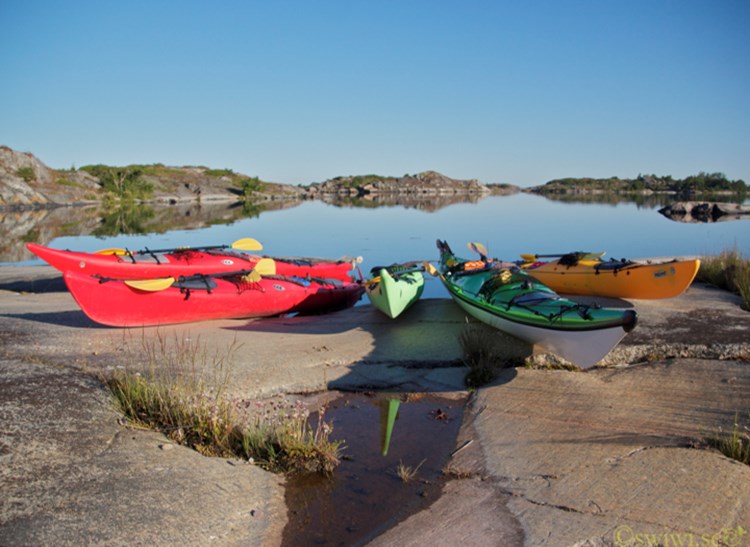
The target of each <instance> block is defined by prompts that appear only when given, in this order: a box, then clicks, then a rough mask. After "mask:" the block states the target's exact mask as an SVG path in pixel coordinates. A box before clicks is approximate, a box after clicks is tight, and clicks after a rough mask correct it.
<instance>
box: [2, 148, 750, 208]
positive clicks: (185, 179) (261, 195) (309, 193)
mask: <svg viewBox="0 0 750 547" xmlns="http://www.w3.org/2000/svg"><path fill="white" fill-rule="evenodd" d="M94 167H97V168H103V169H104V170H107V169H114V170H115V171H117V172H118V173H119V175H120V176H122V177H125V176H126V175H127V171H128V170H129V169H131V168H132V170H137V171H139V173H140V174H139V175H138V176H139V180H141V181H142V182H143V183H145V184H147V185H149V186H150V188H151V191H150V192H149V197H147V198H144V197H141V198H139V201H141V202H142V203H152V204H168V205H177V204H185V203H221V202H252V203H267V202H273V201H281V202H299V201H302V200H308V199H320V200H323V201H328V202H335V201H337V200H342V199H350V200H356V199H363V200H368V201H371V202H378V201H382V202H388V203H390V202H400V201H402V200H406V201H415V200H422V201H429V200H434V199H443V198H446V197H447V198H456V197H464V198H466V199H469V200H476V199H481V198H482V197H485V196H488V195H509V194H514V193H518V192H527V193H535V194H540V195H544V196H548V197H553V198H559V197H560V196H582V197H591V196H594V197H596V196H602V195H626V196H631V197H641V198H643V197H654V196H678V195H684V194H690V195H695V194H697V193H701V192H706V193H710V194H711V195H712V196H718V195H721V196H725V197H726V199H727V200H728V201H729V200H731V199H739V197H740V196H743V195H744V193H746V191H747V187H746V185H745V183H744V181H741V180H738V181H730V180H727V179H726V178H725V177H724V176H723V175H722V174H720V173H715V174H706V173H701V174H700V175H698V176H695V177H688V179H685V180H683V181H676V180H673V179H672V178H671V177H656V176H653V175H649V176H639V177H638V178H637V179H632V180H631V179H619V178H616V177H612V178H610V179H590V178H576V179H559V180H552V181H549V182H547V183H545V184H543V185H539V186H533V187H529V188H521V187H519V186H516V185H513V184H497V183H483V182H480V181H479V180H477V179H468V180H461V179H453V178H451V177H447V176H445V175H443V174H440V173H437V172H435V171H424V172H421V173H416V174H413V175H409V174H406V175H403V176H401V177H392V176H380V175H358V176H339V177H335V178H332V179H329V180H326V181H323V182H314V183H311V184H308V185H299V186H297V185H291V184H283V183H275V182H265V181H260V180H258V179H252V178H250V177H248V176H246V175H243V174H240V173H234V172H233V171H232V170H230V169H210V168H208V167H196V166H185V167H167V166H164V165H160V164H157V165H145V166H129V167H117V168H108V167H106V166H94ZM90 171H91V172H98V171H96V170H95V169H94V170H91V169H90ZM248 183H250V184H248ZM107 199H109V200H111V199H113V196H112V194H108V193H107V192H106V191H105V190H104V189H103V181H102V180H100V179H99V178H97V177H96V176H94V175H92V174H91V173H90V172H87V171H86V170H83V169H75V168H71V169H69V170H56V169H51V168H49V167H47V166H46V165H45V164H44V163H43V162H42V161H40V160H39V159H38V158H36V157H35V156H34V155H33V154H31V153H24V152H18V151H15V150H12V149H11V148H8V147H7V146H0V211H24V210H30V209H31V210H33V209H39V208H54V207H62V206H71V205H91V204H96V203H101V202H103V201H105V200H107Z"/></svg>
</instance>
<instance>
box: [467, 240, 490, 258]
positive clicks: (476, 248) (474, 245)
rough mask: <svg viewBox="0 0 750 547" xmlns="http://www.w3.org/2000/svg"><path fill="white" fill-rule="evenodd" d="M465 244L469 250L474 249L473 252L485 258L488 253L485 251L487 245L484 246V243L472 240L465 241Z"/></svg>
mask: <svg viewBox="0 0 750 547" xmlns="http://www.w3.org/2000/svg"><path fill="white" fill-rule="evenodd" d="M466 246H467V247H468V248H469V249H470V250H472V251H474V252H475V253H477V254H478V255H479V256H481V257H482V258H487V255H488V254H489V253H488V252H487V247H485V246H484V245H482V244H481V243H478V242H475V241H472V242H471V243H467V244H466Z"/></svg>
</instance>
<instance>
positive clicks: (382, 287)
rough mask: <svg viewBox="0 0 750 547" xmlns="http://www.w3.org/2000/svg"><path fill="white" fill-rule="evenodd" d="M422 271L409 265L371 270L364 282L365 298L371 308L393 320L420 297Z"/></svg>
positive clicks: (422, 281)
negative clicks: (373, 307)
mask: <svg viewBox="0 0 750 547" xmlns="http://www.w3.org/2000/svg"><path fill="white" fill-rule="evenodd" d="M423 271H424V267H423V266H414V265H411V264H393V265H391V266H387V267H383V266H378V267H376V268H373V269H372V270H371V271H370V274H371V277H370V279H368V280H367V281H365V292H366V293H367V297H368V298H369V299H370V302H371V303H372V305H373V306H375V307H376V308H377V309H379V310H380V311H382V312H383V313H384V314H386V315H387V316H388V317H390V318H391V319H395V318H396V317H398V316H399V315H400V314H401V313H402V312H403V311H404V310H405V309H407V308H408V307H409V306H411V305H412V304H414V302H416V301H417V300H419V297H420V296H422V291H423V290H424V275H423V274H422V272H423Z"/></svg>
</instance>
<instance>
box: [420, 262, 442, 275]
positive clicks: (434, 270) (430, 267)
mask: <svg viewBox="0 0 750 547" xmlns="http://www.w3.org/2000/svg"><path fill="white" fill-rule="evenodd" d="M422 265H423V266H424V271H426V272H427V273H428V274H430V275H431V276H432V277H436V276H438V275H440V272H439V271H438V269H437V268H436V267H435V266H433V265H432V264H431V263H429V262H422Z"/></svg>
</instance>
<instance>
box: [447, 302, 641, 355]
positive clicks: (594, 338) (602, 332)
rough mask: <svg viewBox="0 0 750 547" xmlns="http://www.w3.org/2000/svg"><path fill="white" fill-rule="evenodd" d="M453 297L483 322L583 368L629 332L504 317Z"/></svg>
mask: <svg viewBox="0 0 750 547" xmlns="http://www.w3.org/2000/svg"><path fill="white" fill-rule="evenodd" d="M454 300H455V301H456V302H457V303H458V305H459V306H461V307H462V308H463V309H464V310H465V311H466V313H468V314H469V315H471V316H472V317H474V318H476V319H479V320H480V321H482V322H483V323H486V324H488V325H490V326H492V327H495V328H496V329H498V330H501V331H503V332H506V333H508V334H511V335H513V336H515V337H516V338H520V339H521V340H525V341H526V342H528V343H530V344H534V345H538V346H541V347H543V348H544V349H546V350H548V351H550V352H552V353H555V354H557V355H559V356H560V357H562V358H563V359H566V360H567V361H570V362H571V363H574V364H576V365H578V366H579V367H581V368H591V367H593V366H594V365H596V363H598V362H599V361H601V360H602V359H603V358H604V356H605V355H607V354H608V353H609V352H610V351H612V348H614V347H615V346H616V345H617V344H618V343H619V342H620V340H622V339H623V337H624V336H625V334H626V332H625V329H623V328H622V326H616V327H611V328H606V329H596V330H583V331H563V330H555V329H543V328H540V327H534V326H530V325H524V324H521V323H516V322H514V321H509V320H507V319H503V318H502V317H498V316H497V315H493V314H491V313H489V312H487V311H485V310H482V309H480V308H477V307H476V306H472V305H471V304H469V303H468V302H465V301H463V300H462V299H460V298H454Z"/></svg>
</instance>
